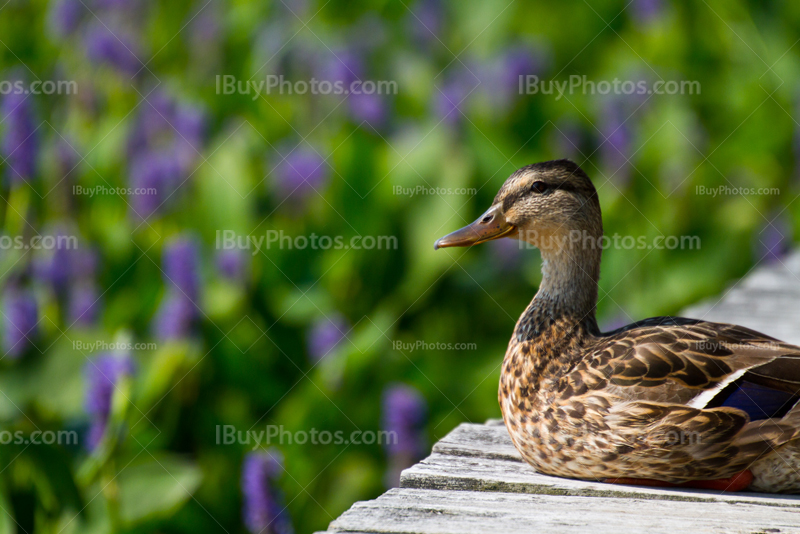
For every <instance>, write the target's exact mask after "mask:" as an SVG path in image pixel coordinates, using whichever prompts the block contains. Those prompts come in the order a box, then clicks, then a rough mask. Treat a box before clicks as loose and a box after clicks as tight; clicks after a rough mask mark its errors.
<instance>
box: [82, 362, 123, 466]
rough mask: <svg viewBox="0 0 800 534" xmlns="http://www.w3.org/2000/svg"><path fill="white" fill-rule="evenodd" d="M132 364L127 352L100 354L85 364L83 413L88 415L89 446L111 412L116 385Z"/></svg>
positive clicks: (99, 435) (97, 438)
mask: <svg viewBox="0 0 800 534" xmlns="http://www.w3.org/2000/svg"><path fill="white" fill-rule="evenodd" d="M134 371H135V365H134V362H133V360H132V359H131V357H130V356H128V355H127V354H125V355H115V354H111V353H105V354H101V355H100V356H98V357H97V358H95V359H94V360H92V361H90V362H89V363H88V364H87V365H86V381H87V388H86V398H85V409H86V413H87V414H89V415H90V416H91V419H92V425H91V428H90V430H89V439H88V449H89V450H94V449H95V448H96V447H97V445H98V444H99V443H100V440H101V439H102V437H103V434H104V433H105V428H106V425H107V424H108V416H109V415H110V414H111V400H112V399H113V397H114V391H115V390H116V387H117V384H118V383H119V381H120V380H121V379H122V378H123V377H125V376H131V375H133V373H134Z"/></svg>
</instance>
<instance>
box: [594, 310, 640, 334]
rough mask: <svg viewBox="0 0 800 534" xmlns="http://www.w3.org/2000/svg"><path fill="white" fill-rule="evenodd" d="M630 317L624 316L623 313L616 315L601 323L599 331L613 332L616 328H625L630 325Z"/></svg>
mask: <svg viewBox="0 0 800 534" xmlns="http://www.w3.org/2000/svg"><path fill="white" fill-rule="evenodd" d="M632 322H633V321H632V320H631V318H630V316H628V315H626V314H625V313H624V312H623V313H621V314H619V313H618V314H617V315H614V316H612V317H611V318H610V319H608V320H606V321H604V322H603V324H602V326H601V327H600V330H601V331H602V332H613V331H614V330H616V329H617V328H622V327H623V326H627V325H628V324H630V323H632Z"/></svg>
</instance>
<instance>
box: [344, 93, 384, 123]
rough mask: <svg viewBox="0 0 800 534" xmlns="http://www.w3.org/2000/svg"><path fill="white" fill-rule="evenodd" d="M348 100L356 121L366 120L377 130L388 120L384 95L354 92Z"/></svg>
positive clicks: (351, 113)
mask: <svg viewBox="0 0 800 534" xmlns="http://www.w3.org/2000/svg"><path fill="white" fill-rule="evenodd" d="M347 102H348V105H349V108H350V115H351V116H352V117H353V120H354V121H356V122H359V123H361V122H366V123H367V124H368V125H369V126H371V127H372V128H374V129H376V130H377V129H379V128H380V127H381V126H383V124H384V123H385V122H386V100H385V98H384V97H383V95H379V94H376V93H371V94H367V93H354V94H351V95H350V96H349V97H348V99H347Z"/></svg>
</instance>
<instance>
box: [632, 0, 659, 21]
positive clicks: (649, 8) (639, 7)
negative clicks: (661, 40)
mask: <svg viewBox="0 0 800 534" xmlns="http://www.w3.org/2000/svg"><path fill="white" fill-rule="evenodd" d="M631 11H632V12H633V17H634V19H635V20H636V21H637V22H638V23H640V24H643V23H647V22H650V21H653V20H656V19H657V18H659V17H660V16H661V14H662V13H663V11H664V6H663V2H662V0H633V3H632V4H631Z"/></svg>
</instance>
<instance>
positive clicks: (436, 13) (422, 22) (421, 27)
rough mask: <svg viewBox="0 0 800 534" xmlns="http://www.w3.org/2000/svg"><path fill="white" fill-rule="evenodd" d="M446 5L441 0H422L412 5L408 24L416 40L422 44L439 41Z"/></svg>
mask: <svg viewBox="0 0 800 534" xmlns="http://www.w3.org/2000/svg"><path fill="white" fill-rule="evenodd" d="M444 17H445V12H444V6H443V4H442V1H441V0H420V1H419V2H417V3H416V4H414V5H413V6H412V7H411V13H409V16H408V25H409V27H410V29H411V35H412V36H413V38H414V40H415V41H416V42H417V43H419V44H421V45H430V44H433V43H436V42H438V41H439V36H440V35H441V33H442V27H443V26H444Z"/></svg>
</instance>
